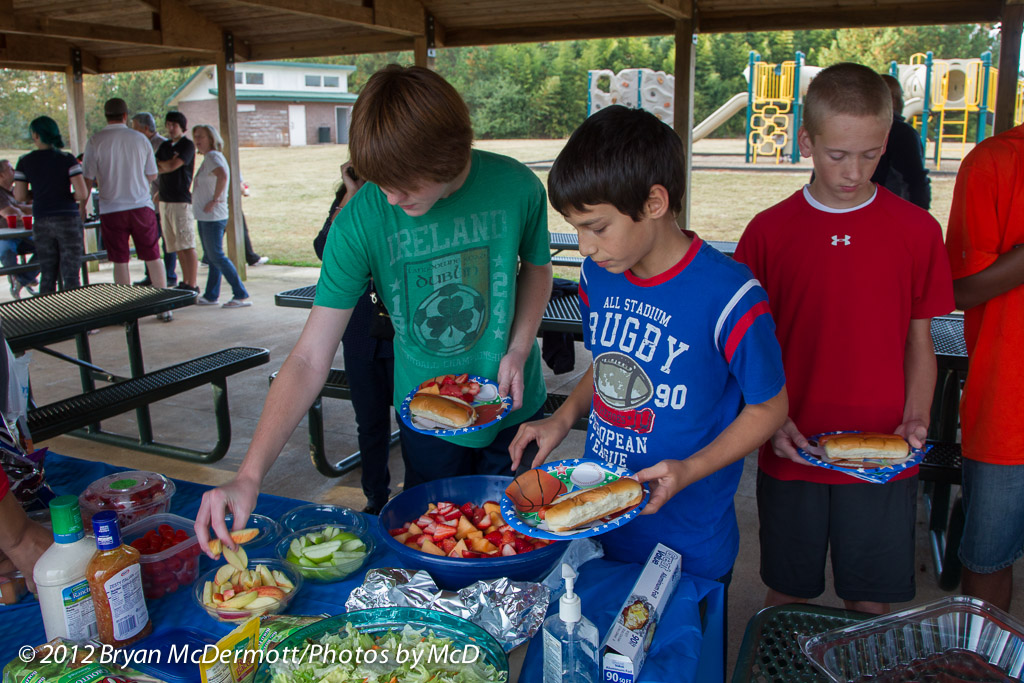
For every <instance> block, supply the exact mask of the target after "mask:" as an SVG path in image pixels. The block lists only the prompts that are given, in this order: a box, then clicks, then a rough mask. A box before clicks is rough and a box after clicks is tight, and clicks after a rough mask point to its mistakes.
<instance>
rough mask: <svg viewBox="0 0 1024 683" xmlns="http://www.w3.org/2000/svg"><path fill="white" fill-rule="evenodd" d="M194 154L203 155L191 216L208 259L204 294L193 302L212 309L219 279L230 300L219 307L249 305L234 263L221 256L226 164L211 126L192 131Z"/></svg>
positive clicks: (227, 175)
mask: <svg viewBox="0 0 1024 683" xmlns="http://www.w3.org/2000/svg"><path fill="white" fill-rule="evenodd" d="M192 137H193V138H195V145H196V151H197V152H199V153H200V154H202V155H203V164H202V165H201V166H200V167H199V170H198V171H197V172H196V177H195V182H194V183H193V184H192V213H193V214H194V215H195V217H196V223H198V225H199V239H200V240H202V243H203V253H204V254H206V257H207V258H208V259H209V260H210V269H209V272H208V273H207V277H206V291H205V292H203V295H202V296H201V297H199V298H198V299H197V300H196V303H197V304H199V305H200V306H213V305H215V304H217V303H218V302H217V300H218V299H219V298H220V277H221V275H223V276H224V279H226V280H227V281H228V284H229V285H231V292H232V298H231V301H228V302H227V303H225V304H224V306H223V308H242V307H244V306H252V301H250V300H249V292H247V291H246V290H245V285H243V284H242V280H241V278H239V277H238V271H237V270H235V264H233V263H232V262H231V261H230V259H228V257H227V254H225V253H224V230H225V228H227V225H228V179H229V178H230V172H231V171H230V170H229V169H228V161H227V159H225V158H224V155H223V154H222V153H221V152H222V150H223V149H224V141H223V140H222V139H221V137H220V133H218V132H217V129H216V128H214V127H213V126H206V125H202V126H196V127H194V128H193V129H192Z"/></svg>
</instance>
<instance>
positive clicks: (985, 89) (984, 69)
mask: <svg viewBox="0 0 1024 683" xmlns="http://www.w3.org/2000/svg"><path fill="white" fill-rule="evenodd" d="M981 78H982V81H981V82H982V87H981V102H979V103H978V132H977V133H976V134H975V136H974V142H975V143H979V142H981V141H982V140H984V139H985V129H986V128H987V127H988V121H987V119H988V94H989V88H991V87H992V83H991V79H992V53H991V52H988V51H985V52H983V53H982V55H981Z"/></svg>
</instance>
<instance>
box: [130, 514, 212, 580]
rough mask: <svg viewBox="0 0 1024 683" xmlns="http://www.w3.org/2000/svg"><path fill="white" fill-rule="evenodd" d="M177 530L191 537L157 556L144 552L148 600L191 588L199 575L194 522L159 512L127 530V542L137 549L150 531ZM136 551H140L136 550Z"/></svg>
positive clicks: (143, 576) (143, 562)
mask: <svg viewBox="0 0 1024 683" xmlns="http://www.w3.org/2000/svg"><path fill="white" fill-rule="evenodd" d="M165 524H166V525H167V526H169V527H170V528H171V529H173V530H174V531H178V530H179V529H180V530H183V531H184V532H185V533H186V534H188V538H187V539H186V540H184V541H179V542H177V543H176V544H175V545H173V546H171V547H169V548H166V549H164V550H161V551H159V552H154V553H145V552H142V550H139V552H140V553H142V557H141V560H140V562H141V564H142V590H143V594H144V595H145V596H146V599H147V600H156V599H158V598H162V597H163V596H164V595H166V594H168V593H173V592H175V591H177V590H178V589H180V588H187V587H188V586H191V585H192V582H193V581H195V580H196V577H197V576H199V555H200V552H199V541H198V540H196V532H195V529H194V528H193V521H192V520H191V519H185V518H184V517H179V516H178V515H172V514H171V513H169V512H158V513H157V514H155V515H150V516H149V517H146V518H145V519H143V520H142V521H139V522H136V523H135V524H132V525H131V526H130V527H128V528H127V529H125V530H124V539H125V543H127V544H128V545H131V546H135V545H136V544H135V542H136V541H138V540H139V539H141V538H144V537H145V536H146V534H147V533H148V532H150V531H154V532H157V533H158V534H159V530H160V528H161V527H162V526H163V525H165ZM136 549H138V548H137V547H136Z"/></svg>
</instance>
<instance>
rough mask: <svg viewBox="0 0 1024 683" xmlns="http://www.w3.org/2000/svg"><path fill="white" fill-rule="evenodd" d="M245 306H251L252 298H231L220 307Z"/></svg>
mask: <svg viewBox="0 0 1024 683" xmlns="http://www.w3.org/2000/svg"><path fill="white" fill-rule="evenodd" d="M246 306H252V299H248V298H246V299H232V300H231V301H229V302H227V303H226V304H224V305H223V306H221V308H245V307H246Z"/></svg>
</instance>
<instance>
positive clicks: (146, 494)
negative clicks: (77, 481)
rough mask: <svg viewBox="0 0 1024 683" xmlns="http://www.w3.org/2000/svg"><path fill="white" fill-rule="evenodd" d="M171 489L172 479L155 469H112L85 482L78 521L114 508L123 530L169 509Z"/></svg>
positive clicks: (173, 489)
mask: <svg viewBox="0 0 1024 683" xmlns="http://www.w3.org/2000/svg"><path fill="white" fill-rule="evenodd" d="M174 491H175V486H174V482H173V481H171V480H170V479H168V478H167V477H165V476H164V475H162V474H159V473H157V472H144V471H141V470H132V471H127V472H115V473H114V474H109V475H107V476H105V477H102V478H100V479H97V480H96V481H94V482H93V483H91V484H89V487H88V488H87V489H85V491H83V492H82V494H81V495H80V496H79V497H78V502H79V506H80V508H81V510H82V521H83V522H84V523H85V525H86V527H88V525H89V523H90V521H91V520H92V516H93V515H95V514H96V513H97V512H100V511H102V510H114V511H115V512H116V513H117V523H118V526H119V527H120V528H121V531H122V532H124V530H125V529H127V528H128V527H129V526H131V525H132V524H135V523H136V522H139V521H141V520H143V519H145V518H146V517H149V516H150V515H156V514H160V513H163V512H167V511H168V510H170V509H171V498H172V497H173V496H174Z"/></svg>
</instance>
